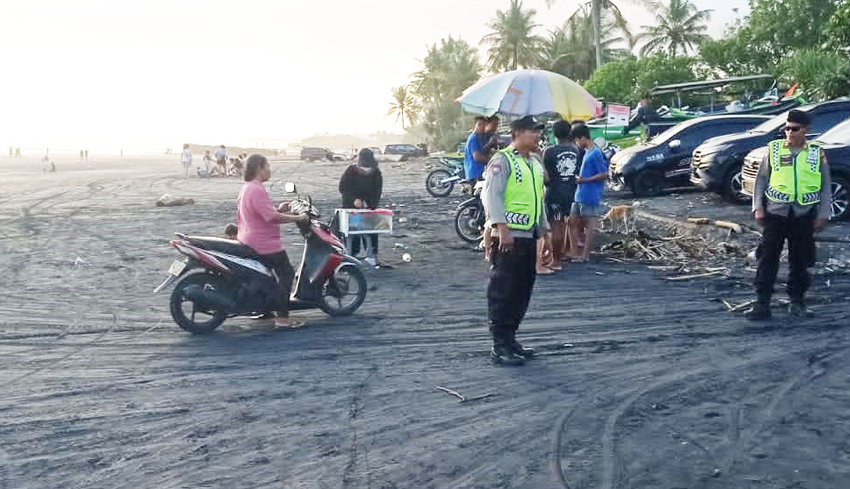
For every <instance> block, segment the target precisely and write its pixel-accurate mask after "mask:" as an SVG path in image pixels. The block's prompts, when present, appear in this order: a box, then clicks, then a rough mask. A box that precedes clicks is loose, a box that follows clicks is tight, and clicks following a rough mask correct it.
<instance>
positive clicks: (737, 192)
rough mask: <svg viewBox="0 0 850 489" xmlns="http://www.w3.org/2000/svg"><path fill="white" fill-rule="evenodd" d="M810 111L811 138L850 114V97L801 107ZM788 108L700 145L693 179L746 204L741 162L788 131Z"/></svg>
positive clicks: (694, 165) (695, 152)
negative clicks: (785, 128)
mask: <svg viewBox="0 0 850 489" xmlns="http://www.w3.org/2000/svg"><path fill="white" fill-rule="evenodd" d="M797 110H802V111H805V112H808V113H809V116H810V117H811V119H812V126H811V127H810V128H809V131H810V132H809V138H810V139H815V138H817V137H818V136H820V135H821V134H823V133H825V132H826V131H828V130H829V129H831V128H832V127H835V126H836V125H837V124H838V123H840V122H841V121H843V120H845V119H847V118H850V99H848V98H843V99H838V100H833V101H830V102H823V103H820V104H813V105H807V106H804V107H800V108H799V109H797ZM786 116H787V112H785V113H783V114H780V115H777V116H775V117H773V118H772V119H770V120H769V121H766V122H765V123H763V124H761V125H759V126H757V127H755V128H753V129H751V130H749V131H747V132H742V133H738V134H730V135H728V136H720V137H716V138H711V139H709V140H707V141H705V142H704V143H702V144H701V145H699V146H698V147H697V148H696V149H695V150H694V153H693V162H692V163H691V183H693V184H694V185H696V186H697V187H700V188H702V189H705V190H712V191H715V192H717V193H720V194H723V195H724V196H726V198H727V199H729V200H730V201H731V202H735V203H739V204H745V203H747V202H749V200H750V198H749V196H748V195H746V194H744V193H742V191H741V165H742V164H743V163H744V157H745V156H746V155H747V153H749V152H750V151H752V150H754V149H756V148H759V147H761V146H767V143H769V142H770V141H772V140H774V139H782V138H784V137H785V135H784V134H783V133H782V128H783V127H784V126H785V118H786Z"/></svg>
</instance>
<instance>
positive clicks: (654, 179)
mask: <svg viewBox="0 0 850 489" xmlns="http://www.w3.org/2000/svg"><path fill="white" fill-rule="evenodd" d="M662 188H664V175H662V174H661V172H659V171H656V170H643V171H641V172H638V174H637V175H635V176H634V178H632V193H634V194H635V195H637V196H638V197H654V196H656V195H658V194H660V193H661V189H662Z"/></svg>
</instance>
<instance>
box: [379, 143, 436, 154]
mask: <svg viewBox="0 0 850 489" xmlns="http://www.w3.org/2000/svg"><path fill="white" fill-rule="evenodd" d="M384 154H385V155H405V156H411V157H416V156H426V155H425V152H424V151H423V150H422V148H420V147H418V146H414V145H412V144H388V145H386V146H384Z"/></svg>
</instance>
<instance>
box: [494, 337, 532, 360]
mask: <svg viewBox="0 0 850 489" xmlns="http://www.w3.org/2000/svg"><path fill="white" fill-rule="evenodd" d="M490 358H492V359H493V363H498V364H501V365H522V364H524V363H525V359H524V358H523V357H521V356H519V355H517V354H516V353H514V352H513V350H512V349H511V346H510V343H509V342H508V341H507V340H506V339H505V338H502V337H498V338H493V349H492V350H490Z"/></svg>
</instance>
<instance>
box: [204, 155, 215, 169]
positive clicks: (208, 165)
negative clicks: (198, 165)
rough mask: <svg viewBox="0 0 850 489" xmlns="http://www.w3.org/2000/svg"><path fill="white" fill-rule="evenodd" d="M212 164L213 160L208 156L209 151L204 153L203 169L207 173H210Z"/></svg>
mask: <svg viewBox="0 0 850 489" xmlns="http://www.w3.org/2000/svg"><path fill="white" fill-rule="evenodd" d="M212 164H213V159H212V155H210V150H206V151H204V169H206V170H207V172H210V171H211V170H212Z"/></svg>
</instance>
